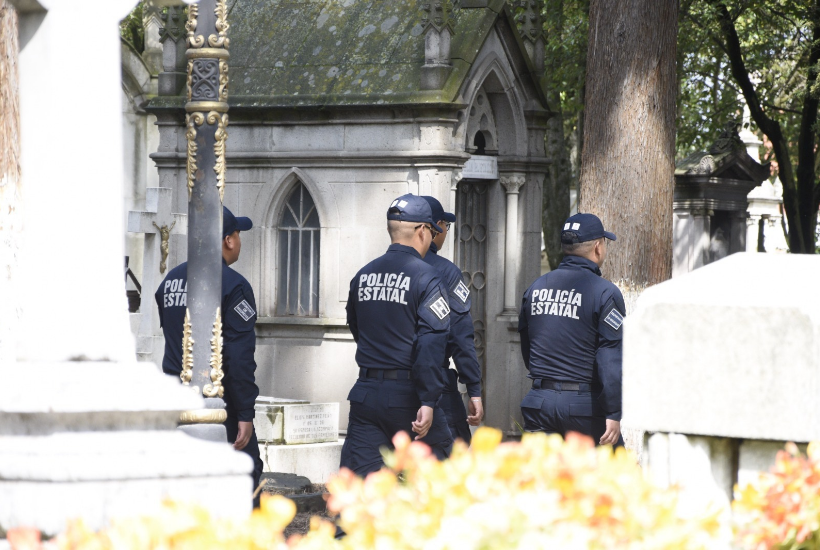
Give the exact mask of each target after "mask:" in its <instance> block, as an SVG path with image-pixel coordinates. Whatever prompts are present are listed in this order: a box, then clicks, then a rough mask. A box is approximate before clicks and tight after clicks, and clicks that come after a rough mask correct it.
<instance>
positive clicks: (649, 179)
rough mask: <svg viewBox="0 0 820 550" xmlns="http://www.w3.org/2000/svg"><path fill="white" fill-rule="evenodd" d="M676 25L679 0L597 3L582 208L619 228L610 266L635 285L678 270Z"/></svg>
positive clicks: (611, 272)
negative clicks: (675, 226) (675, 227)
mask: <svg viewBox="0 0 820 550" xmlns="http://www.w3.org/2000/svg"><path fill="white" fill-rule="evenodd" d="M677 26H678V2H677V0H654V1H652V2H644V1H642V0H593V1H592V2H591V4H590V12H589V49H588V52H587V78H586V97H585V111H586V112H585V121H584V148H583V151H582V155H581V174H580V184H579V185H580V191H581V200H580V203H579V212H591V213H593V214H596V215H598V216H599V217H600V218H601V220H602V221H603V223H604V227H605V228H606V229H607V230H608V231H612V232H613V233H615V235H616V236H617V237H618V240H617V241H616V242H614V243H610V246H609V250H608V255H607V260H606V264H605V265H604V268H603V271H604V275H605V276H606V277H607V278H609V279H610V280H612V281H614V282H616V283H618V284H619V285H620V286H621V287H622V289H624V290H627V291H628V290H630V289H634V290H635V291H636V293H639V292H640V290H641V289H642V288H645V287H646V286H647V285H651V284H656V283H659V282H662V281H664V280H666V279H669V277H670V276H671V273H672V196H673V189H674V170H675V112H676V111H675V108H676V107H675V99H676V92H677V89H676V85H677V76H676V71H675V64H676V48H677ZM625 294H626V293H625ZM628 301H629V300H628Z"/></svg>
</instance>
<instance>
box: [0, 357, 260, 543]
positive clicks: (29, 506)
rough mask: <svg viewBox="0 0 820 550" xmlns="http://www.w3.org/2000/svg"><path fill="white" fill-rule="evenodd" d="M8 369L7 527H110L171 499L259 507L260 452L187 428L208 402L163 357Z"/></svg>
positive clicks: (2, 457)
mask: <svg viewBox="0 0 820 550" xmlns="http://www.w3.org/2000/svg"><path fill="white" fill-rule="evenodd" d="M35 367H36V368H35ZM6 376H7V378H6V380H5V382H6V383H7V386H6V389H5V391H4V395H3V399H2V400H0V530H8V529H11V528H14V527H34V528H37V529H39V530H41V531H43V532H44V533H46V534H56V533H59V532H61V531H63V530H64V529H65V527H66V522H67V521H68V520H71V519H76V518H81V519H83V520H84V521H85V522H86V524H87V525H88V526H89V527H90V528H92V529H100V528H102V527H104V526H105V525H106V524H107V523H108V522H109V520H110V519H112V518H115V517H126V516H134V515H143V514H150V513H156V512H158V511H159V510H160V507H161V504H162V502H163V501H164V500H166V499H169V498H170V499H174V500H178V501H180V502H195V503H197V504H198V505H200V506H203V507H205V508H206V509H207V510H209V511H210V513H211V514H213V515H215V516H222V517H226V516H227V517H234V518H237V519H239V518H242V517H246V516H247V515H248V514H249V513H250V510H251V493H252V490H253V488H252V480H251V477H250V475H249V474H250V471H251V469H252V463H251V460H250V458H249V457H248V456H247V455H246V454H245V453H240V452H236V451H234V450H233V448H232V447H231V446H230V445H229V444H228V443H227V442H225V443H215V442H210V441H202V440H199V439H195V438H192V437H190V436H188V435H186V434H184V433H182V432H180V431H179V430H177V427H176V426H177V421H178V419H179V415H180V412H181V411H183V410H193V409H201V408H203V407H204V401H203V399H202V398H201V397H199V396H196V395H194V394H193V393H191V392H190V391H186V390H184V389H183V388H182V387H181V386H180V385H179V383H178V382H176V381H175V380H173V379H171V378H169V377H167V376H164V375H163V374H161V373H160V372H159V371H158V369H157V368H156V366H154V365H152V364H147V363H137V362H134V363H132V364H127V365H126V364H121V363H107V362H91V363H87V362H71V363H53V364H38V365H32V364H28V365H27V368H26V369H17V368H13V369H7V375H6ZM136 390H139V391H136Z"/></svg>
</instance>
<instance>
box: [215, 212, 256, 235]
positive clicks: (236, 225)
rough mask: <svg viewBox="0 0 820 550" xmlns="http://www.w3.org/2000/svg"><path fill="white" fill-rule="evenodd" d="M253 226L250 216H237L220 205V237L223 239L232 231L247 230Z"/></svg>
mask: <svg viewBox="0 0 820 550" xmlns="http://www.w3.org/2000/svg"><path fill="white" fill-rule="evenodd" d="M251 227H253V222H252V221H251V219H250V218H242V217H239V218H237V217H236V216H234V215H233V212H231V211H230V210H228V209H227V208H226V207H224V206H223V207H222V238H223V239H224V238H225V237H227V236H228V235H230V234H232V233H233V232H234V231H247V230H249V229H250V228H251Z"/></svg>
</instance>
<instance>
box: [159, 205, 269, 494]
mask: <svg viewBox="0 0 820 550" xmlns="http://www.w3.org/2000/svg"><path fill="white" fill-rule="evenodd" d="M251 227H253V222H251V220H250V218H243V217H239V218H237V217H236V216H234V215H233V214H232V213H231V211H230V210H228V209H227V208H225V207H222V306H221V312H222V345H223V347H222V369H223V371H224V373H225V377H224V379H223V385H224V387H225V397H224V399H225V409H226V412H227V413H228V419H227V420H226V421H225V429H226V430H227V432H228V442H229V443H233V446H234V449H236V450H237V451H243V452H245V453H247V454H248V456H250V457H251V458H252V459H253V465H254V466H253V473H252V475H253V482H254V488H256V487H258V486H259V480H260V477H261V476H262V459H261V458H260V457H259V443H258V442H257V439H256V433H255V432H254V429H253V417H254V408H253V407H254V403H255V401H256V398H257V396H258V395H259V388H257V387H256V381H255V375H254V374H255V372H256V361H254V357H253V355H254V351H255V350H256V335H255V333H254V330H253V327H254V325H255V324H256V300H255V299H254V296H253V289H252V288H251V285H250V283H248V281H247V279H245V277H243V276H242V275H240V274H239V273H237V272H236V271H234V270H233V269H231V268H229V267H228V266H229V265H231V264H233V263H234V262H236V261H237V260H238V259H239V252H240V250H241V248H242V240H241V238H240V236H239V233H240V231H248V230H249V229H250V228H251ZM187 284H188V262H185V263H183V264H180V265H178V266H177V267H175V268H174V269H172V270H171V271H170V272H169V273H168V275H167V276H166V277H165V280H164V281H162V284H160V286H159V288H158V289H157V292H156V294H155V295H154V297H155V298H156V301H157V306H158V308H157V309H158V311H159V319H160V325H161V326H162V331H163V334H164V335H165V356H164V357H163V359H162V370H163V372H165V373H166V374H170V375H174V376H177V377H179V374H180V372H182V330H183V324H184V321H185V311H186V302H187V292H186V290H187ZM254 506H255V507H258V506H259V497H256V498H255V499H254Z"/></svg>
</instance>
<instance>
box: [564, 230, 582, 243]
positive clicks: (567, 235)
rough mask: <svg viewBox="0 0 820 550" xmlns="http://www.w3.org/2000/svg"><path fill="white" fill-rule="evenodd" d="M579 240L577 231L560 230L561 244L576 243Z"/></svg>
mask: <svg viewBox="0 0 820 550" xmlns="http://www.w3.org/2000/svg"><path fill="white" fill-rule="evenodd" d="M580 242H581V240H580V239H579V238H578V233H576V232H574V231H562V232H561V244H578V243H580Z"/></svg>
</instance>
